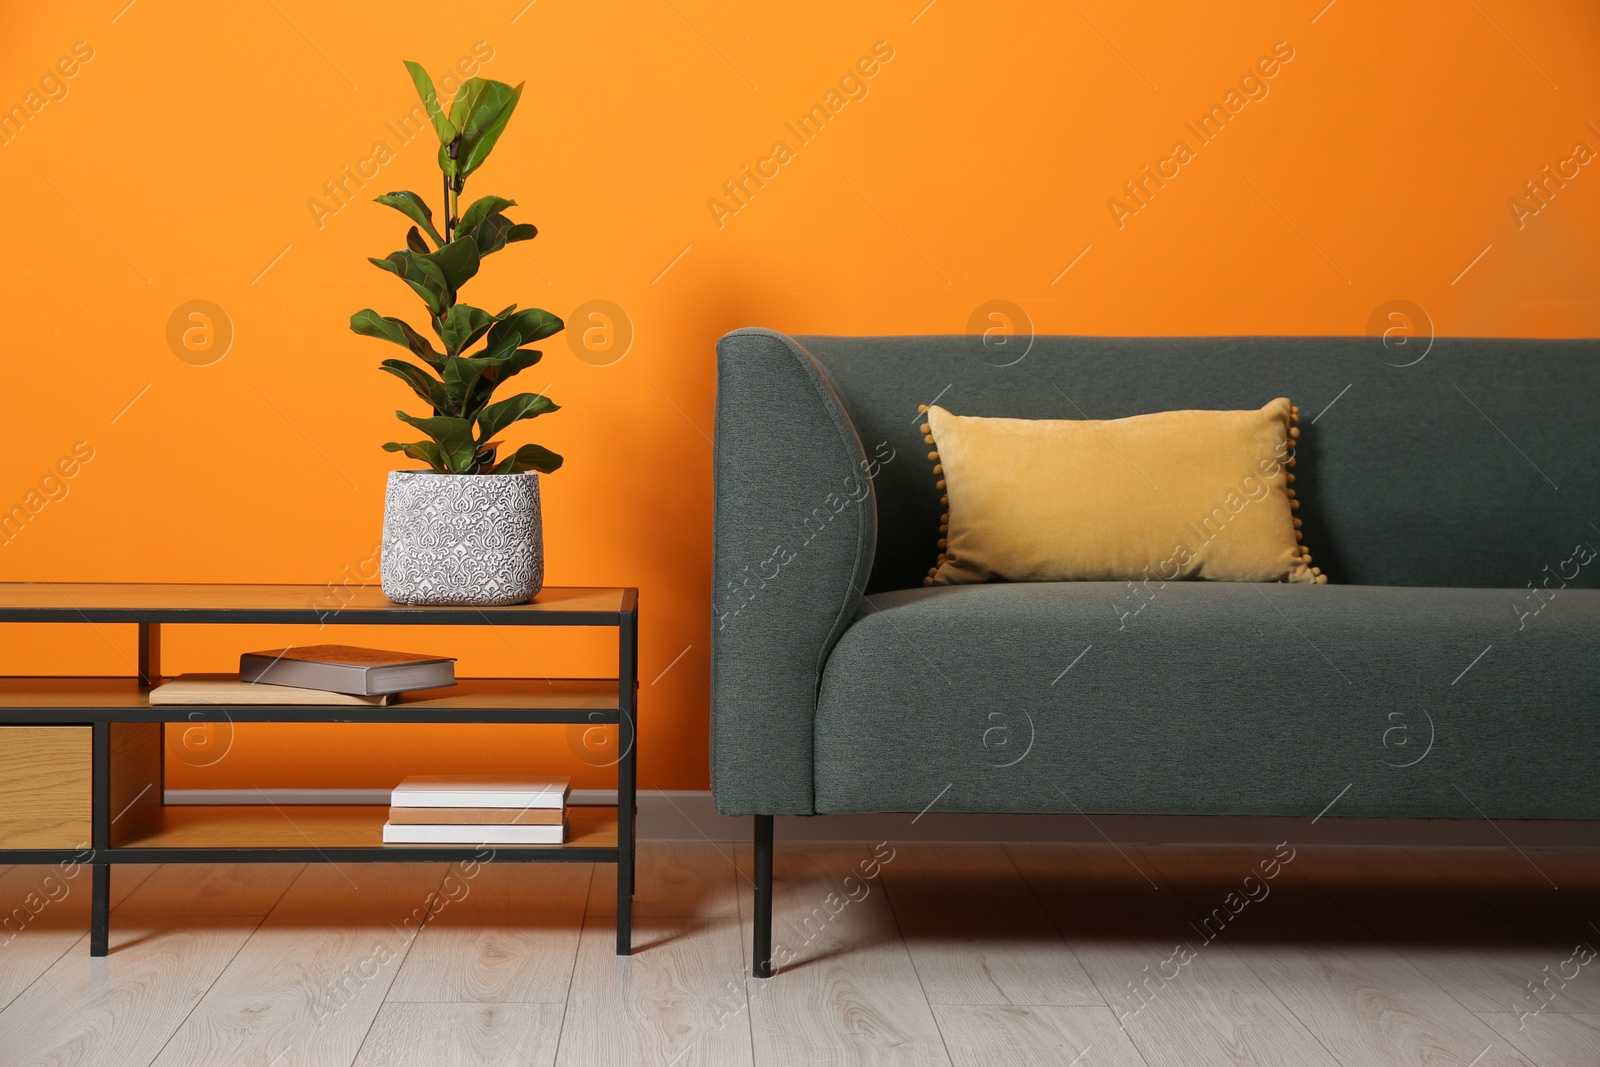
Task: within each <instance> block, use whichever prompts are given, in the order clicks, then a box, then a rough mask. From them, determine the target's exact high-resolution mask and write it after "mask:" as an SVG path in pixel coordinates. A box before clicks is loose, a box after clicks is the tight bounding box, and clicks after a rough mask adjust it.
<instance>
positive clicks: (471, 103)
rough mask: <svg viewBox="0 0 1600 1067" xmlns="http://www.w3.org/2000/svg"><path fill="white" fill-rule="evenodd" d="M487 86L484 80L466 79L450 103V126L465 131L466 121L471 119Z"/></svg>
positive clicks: (486, 81)
mask: <svg viewBox="0 0 1600 1067" xmlns="http://www.w3.org/2000/svg"><path fill="white" fill-rule="evenodd" d="M488 86H489V81H488V80H487V79H485V78H468V79H467V80H466V81H464V82H462V83H461V87H460V88H458V89H457V90H456V95H455V99H453V100H451V101H450V124H451V125H452V126H454V127H455V128H456V129H457V130H464V129H466V126H467V119H469V118H471V117H472V112H473V111H474V110H475V109H476V108H477V106H478V102H479V101H480V100H482V99H483V93H484V90H485V89H487V88H488Z"/></svg>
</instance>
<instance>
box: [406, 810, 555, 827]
mask: <svg viewBox="0 0 1600 1067" xmlns="http://www.w3.org/2000/svg"><path fill="white" fill-rule="evenodd" d="M566 817H567V813H566V812H565V811H564V810H562V809H561V808H390V809H389V821H390V822H391V823H394V824H396V825H399V826H555V825H556V824H558V823H560V822H561V821H562V820H563V819H565V818H566Z"/></svg>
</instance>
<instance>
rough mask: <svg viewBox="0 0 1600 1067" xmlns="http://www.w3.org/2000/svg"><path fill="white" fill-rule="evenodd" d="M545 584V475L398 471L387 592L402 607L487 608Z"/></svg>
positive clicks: (387, 532) (391, 504) (386, 523)
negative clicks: (541, 480)
mask: <svg viewBox="0 0 1600 1067" xmlns="http://www.w3.org/2000/svg"><path fill="white" fill-rule="evenodd" d="M543 585H544V531H543V526H542V525H541V523H540V518H539V475H538V474H536V473H533V472H531V471H530V472H528V473H526V474H435V473H433V472H431V471H392V472H390V474H389V487H388V492H387V493H386V494H385V497H384V507H383V592H384V595H385V596H387V597H388V598H389V599H390V600H393V601H395V602H396V603H400V604H418V605H453V606H465V607H489V606H494V605H503V604H522V603H525V602H527V601H529V600H532V599H533V598H534V596H536V595H537V594H538V592H539V590H540V589H541V588H542V587H543Z"/></svg>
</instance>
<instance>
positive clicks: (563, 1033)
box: [550, 853, 639, 1067]
mask: <svg viewBox="0 0 1600 1067" xmlns="http://www.w3.org/2000/svg"><path fill="white" fill-rule="evenodd" d="M638 863H639V860H638V855H637V853H635V856H634V872H633V875H634V878H635V880H637V879H638V877H639V870H638ZM600 866H601V865H600V864H598V863H591V864H589V887H588V888H587V889H585V890H584V891H583V907H582V909H580V910H579V912H578V940H577V941H576V942H574V943H573V946H572V966H571V968H569V969H568V970H567V996H566V999H565V1000H563V1001H562V1002H561V1021H560V1022H559V1023H557V1024H556V1048H555V1053H554V1054H553V1055H552V1056H551V1058H550V1063H551V1065H552V1067H554V1065H555V1064H558V1063H560V1062H561V1043H562V1042H563V1041H565V1040H566V1037H567V1011H568V1010H569V1009H570V1008H571V1007H572V983H573V982H574V981H575V980H576V979H577V976H578V957H579V956H581V955H582V954H583V928H584V926H585V925H586V924H587V923H588V922H589V901H591V900H593V899H594V880H595V878H596V877H598V872H599V871H600ZM621 905H622V902H621V901H620V900H619V901H617V906H618V907H621Z"/></svg>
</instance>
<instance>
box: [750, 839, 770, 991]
mask: <svg viewBox="0 0 1600 1067" xmlns="http://www.w3.org/2000/svg"><path fill="white" fill-rule="evenodd" d="M751 959H752V960H753V961H754V965H753V966H752V967H751V969H750V973H751V974H753V975H755V976H756V977H757V978H771V977H772V816H771V815H757V816H756V914H755V944H754V953H753V954H752V956H751Z"/></svg>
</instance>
